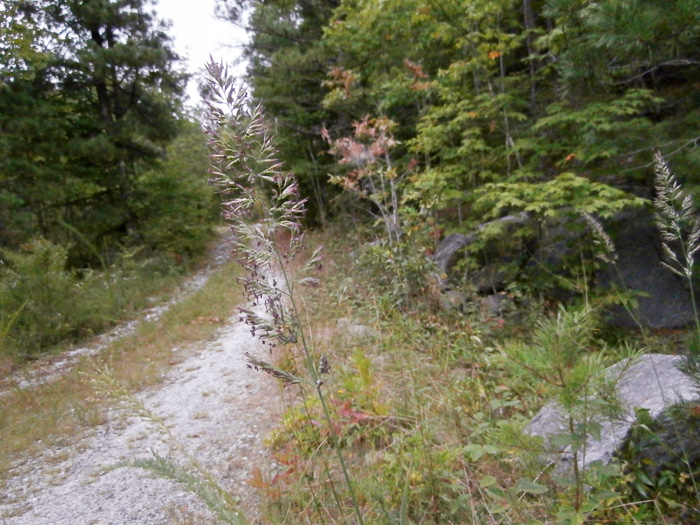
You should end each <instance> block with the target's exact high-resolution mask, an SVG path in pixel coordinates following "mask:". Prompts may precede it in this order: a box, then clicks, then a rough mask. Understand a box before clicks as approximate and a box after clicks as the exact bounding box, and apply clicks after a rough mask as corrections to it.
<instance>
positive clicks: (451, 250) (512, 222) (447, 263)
mask: <svg viewBox="0 0 700 525" xmlns="http://www.w3.org/2000/svg"><path fill="white" fill-rule="evenodd" d="M528 221H529V216H528V214H527V213H525V212H523V213H520V214H518V215H507V216H506V217H502V218H500V219H496V220H494V221H490V222H485V223H483V224H480V225H478V226H477V227H476V228H475V229H474V231H473V232H471V233H469V234H466V235H465V234H462V233H453V234H451V235H448V236H447V237H445V238H444V239H443V240H442V241H441V242H440V244H439V245H438V247H437V249H436V250H435V254H434V255H433V261H434V262H435V264H436V266H437V267H438V269H439V270H440V271H441V273H442V274H444V275H446V276H447V279H443V280H442V283H441V284H442V285H443V286H446V285H447V281H448V280H451V279H452V278H454V277H456V275H455V272H454V266H455V263H456V262H457V261H458V260H459V258H460V256H461V255H462V254H463V253H464V252H468V251H469V247H470V245H471V244H473V243H474V242H475V241H477V240H478V239H479V236H480V234H481V232H483V231H484V230H486V229H488V228H493V227H505V228H506V229H507V228H511V227H513V226H523V225H525V224H527V223H528ZM518 255H519V253H517V254H516V253H499V254H491V256H492V258H493V259H494V260H493V263H498V264H484V265H483V266H482V267H481V268H479V269H477V270H473V271H470V272H468V273H467V274H465V275H463V276H462V277H465V278H466V279H467V280H468V281H469V282H470V283H471V284H472V285H473V286H474V287H475V288H476V290H477V291H478V292H479V293H495V292H497V291H499V290H500V289H501V288H502V286H503V285H504V284H505V283H506V282H507V281H509V280H512V279H513V278H514V275H510V274H509V273H508V272H505V271H503V269H502V268H501V267H502V266H503V263H508V262H511V261H512V260H513V259H515V258H516V257H517V256H518Z"/></svg>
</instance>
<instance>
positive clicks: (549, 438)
mask: <svg viewBox="0 0 700 525" xmlns="http://www.w3.org/2000/svg"><path fill="white" fill-rule="evenodd" d="M685 360H686V358H684V357H682V356H671V355H663V354H647V355H644V356H642V357H640V358H638V359H635V360H633V361H630V360H628V359H627V360H624V361H622V362H620V363H618V364H616V365H614V366H611V367H610V368H608V369H607V370H606V372H605V373H606V375H607V378H608V379H609V380H612V381H615V385H616V392H617V396H618V400H619V402H620V407H621V410H620V411H619V413H618V414H616V415H615V416H610V415H608V416H603V415H594V416H593V417H591V419H589V420H588V421H584V420H583V418H582V417H577V418H575V423H576V424H581V423H587V424H588V423H591V422H595V423H597V424H599V425H600V428H601V431H600V439H597V438H596V437H594V436H593V435H590V434H589V435H588V436H587V437H586V446H585V447H583V448H581V450H579V454H578V466H579V467H580V468H586V467H588V466H589V465H590V464H591V463H593V462H594V461H601V462H603V463H604V464H607V463H609V462H610V461H611V460H612V459H613V457H614V456H615V455H618V454H619V453H620V452H621V451H622V450H625V451H629V450H631V449H634V451H635V457H636V459H637V460H638V461H639V460H642V459H647V460H650V461H651V463H645V464H648V465H650V466H652V473H658V472H659V471H660V470H662V469H664V468H671V467H672V466H673V465H672V464H673V463H674V461H677V460H678V458H679V457H685V458H686V459H689V460H690V462H691V463H692V462H697V461H698V459H699V458H700V435H699V434H698V424H697V419H696V418H695V419H694V418H688V417H680V418H679V417H676V418H673V417H672V416H673V413H674V411H675V412H676V413H686V412H687V413H693V409H692V407H693V406H695V405H696V404H698V403H699V402H700V391H699V390H698V382H697V381H696V380H695V379H694V378H693V377H691V376H690V375H689V374H687V373H685V372H683V371H681V370H679V366H682V365H683V364H684V362H685ZM640 410H641V411H643V412H644V413H645V416H644V417H645V418H649V419H650V421H652V422H654V424H653V425H651V426H649V425H648V426H649V427H650V428H652V427H653V426H654V425H656V426H657V427H658V428H663V429H665V430H664V432H658V433H653V434H649V433H647V438H646V439H637V441H636V442H635V443H634V446H633V447H630V446H629V444H630V440H631V439H636V438H638V436H639V433H638V432H636V431H635V432H634V433H630V430H631V429H632V428H633V427H634V425H635V423H636V421H637V414H638V413H639V411H640ZM589 417H590V415H589ZM568 428H569V427H568V415H567V414H565V413H564V411H563V409H562V408H561V406H559V405H558V404H557V403H554V402H553V403H549V404H547V405H545V406H544V407H543V408H542V409H541V410H540V411H539V412H538V413H537V415H536V416H535V417H534V418H533V419H532V420H531V421H530V423H529V424H528V425H527V427H526V428H525V432H526V433H528V434H530V435H532V436H540V437H542V438H543V439H544V443H545V447H546V449H547V451H548V457H549V458H553V460H554V461H555V462H556V464H557V469H556V470H557V472H558V473H559V474H567V473H570V472H571V470H572V466H573V459H574V455H573V453H572V450H571V446H565V447H561V446H557V443H558V442H559V443H560V442H561V439H558V438H561V437H562V436H564V437H565V436H567V435H568V434H569V430H568ZM634 428H635V429H638V427H634ZM635 436H636V437H635ZM584 451H585V452H584Z"/></svg>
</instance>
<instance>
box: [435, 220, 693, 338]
mask: <svg viewBox="0 0 700 525" xmlns="http://www.w3.org/2000/svg"><path fill="white" fill-rule="evenodd" d="M531 220H532V219H531V218H530V217H528V215H527V214H525V213H521V214H518V215H508V216H506V217H503V218H502V219H498V220H496V221H491V222H487V223H483V224H481V225H479V226H478V227H476V228H475V229H474V231H473V232H471V233H469V234H460V233H455V234H452V235H448V236H447V237H445V239H444V240H443V241H442V242H441V243H440V244H439V246H438V248H437V250H436V252H435V255H434V257H433V259H434V261H435V263H436V265H437V266H438V268H439V269H440V270H441V272H442V273H443V274H445V275H446V276H447V278H446V279H443V280H442V282H441V284H442V286H443V288H450V287H451V286H452V285H453V283H455V282H463V281H466V282H468V283H469V284H470V286H471V287H473V288H474V289H475V290H476V291H477V292H478V293H479V294H482V295H487V294H493V293H496V292H498V291H501V290H503V289H504V288H505V286H506V284H508V283H509V282H512V281H514V280H517V279H527V280H528V282H529V283H531V282H533V279H534V280H535V281H536V280H537V279H538V277H539V278H542V279H543V281H545V282H550V283H554V285H553V286H550V287H548V289H547V294H548V297H549V298H551V299H555V300H557V301H560V302H567V301H569V300H571V299H572V298H573V296H574V295H575V294H574V292H572V291H570V290H566V289H563V288H558V287H557V286H556V280H555V279H552V274H555V275H558V276H559V277H564V278H565V279H569V280H574V279H575V278H574V277H572V270H571V268H572V267H573V268H578V266H579V265H580V260H581V250H584V251H587V250H588V248H589V246H587V245H590V239H589V238H587V237H586V236H587V230H586V227H585V224H584V223H583V221H582V219H581V218H580V217H576V216H572V217H563V216H562V217H558V218H554V219H547V220H545V221H542V222H541V223H540V224H539V226H538V228H537V229H538V235H537V238H535V239H533V240H532V245H533V246H532V248H533V249H532V250H523V249H522V248H523V247H522V246H521V245H516V246H513V243H504V242H500V245H501V246H498V244H499V243H498V242H495V243H492V244H494V245H496V246H495V248H494V247H491V248H490V249H489V251H488V257H486V258H485V260H479V261H477V262H478V263H479V266H480V267H479V268H477V269H470V270H469V271H468V272H465V273H464V274H463V275H457V273H456V271H455V263H456V262H457V261H458V260H459V257H460V256H461V255H462V254H464V253H465V252H469V251H470V246H471V245H472V244H474V242H475V241H476V240H477V239H479V236H480V234H481V232H482V231H483V230H484V229H486V228H489V227H492V226H503V227H504V228H505V233H506V235H508V234H509V231H510V229H511V228H515V227H520V226H523V225H526V224H529V221H531ZM604 229H605V230H606V231H607V232H608V233H609V234H610V235H611V236H612V237H613V244H614V245H615V252H616V254H617V262H616V263H615V264H614V265H612V264H605V265H603V266H602V267H600V268H599V269H598V271H597V275H595V278H594V279H591V280H590V282H589V283H588V285H589V286H591V287H594V288H597V289H599V290H613V289H616V290H619V291H621V292H623V293H633V294H636V301H637V308H636V309H635V311H634V317H633V316H631V315H630V313H629V312H628V311H627V310H626V309H625V308H623V307H622V306H612V307H610V308H609V309H608V310H607V317H606V321H607V322H608V323H609V324H611V325H613V326H618V327H623V328H638V327H639V326H638V323H640V324H641V325H642V326H644V327H648V328H654V329H676V328H682V327H686V326H688V325H691V324H692V323H693V322H694V321H695V317H694V315H695V314H694V310H693V303H692V300H691V293H690V288H689V285H688V282H687V281H686V280H685V279H683V278H680V277H679V276H677V275H676V274H674V273H673V272H671V271H670V270H669V269H668V268H667V267H665V266H664V265H663V261H664V259H663V250H662V243H661V237H660V235H659V232H658V231H657V229H656V226H655V224H654V217H653V213H652V212H651V211H650V210H638V211H634V212H624V213H620V214H618V215H617V216H616V217H615V218H613V219H611V220H609V221H607V222H606V223H605V224H604ZM584 237H585V238H584ZM529 242H530V241H528V243H529ZM509 250H510V251H509ZM508 263H517V264H511V265H510V271H508V270H507V268H508ZM522 269H524V271H523V270H522ZM573 273H575V272H573ZM699 291H700V290H699ZM698 296H699V297H700V294H698Z"/></svg>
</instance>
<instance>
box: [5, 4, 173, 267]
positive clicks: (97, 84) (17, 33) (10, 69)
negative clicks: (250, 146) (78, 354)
mask: <svg viewBox="0 0 700 525" xmlns="http://www.w3.org/2000/svg"><path fill="white" fill-rule="evenodd" d="M149 4H150V2H149V1H148V0H138V1H136V2H123V1H111V2H110V1H99V2H89V3H84V2H75V1H72V0H61V1H60V2H44V1H43V0H42V1H39V2H23V1H22V2H16V3H14V4H13V9H12V12H11V13H10V14H9V18H8V19H7V21H6V23H5V24H4V25H3V27H5V30H6V32H7V34H8V35H11V36H10V37H8V40H7V41H5V42H4V45H5V47H2V48H1V49H4V50H5V51H6V53H5V52H3V53H0V60H2V63H0V72H2V75H3V76H2V81H1V82H0V129H1V130H2V134H1V138H0V183H1V184H0V201H2V202H3V204H6V206H3V210H2V212H1V213H0V221H2V222H1V224H0V241H1V242H2V243H3V245H6V246H8V245H9V246H12V247H17V246H18V245H19V244H20V243H21V242H22V240H24V239H27V238H31V237H35V236H41V237H45V238H47V239H50V240H51V241H53V242H56V243H58V244H61V245H64V246H67V245H69V244H70V245H71V246H72V250H71V253H70V261H71V263H72V264H74V265H77V266H85V265H96V264H99V257H98V258H96V257H95V256H94V255H95V254H94V252H91V251H90V250H86V249H85V248H86V244H85V243H83V242H80V241H79V240H78V239H77V238H76V237H83V238H85V239H87V241H88V243H89V244H92V245H95V246H98V247H99V249H102V248H103V247H105V250H106V251H113V250H114V247H115V245H116V244H118V243H120V242H125V241H126V242H134V241H137V242H138V240H139V238H140V236H141V233H140V231H139V229H140V228H142V227H143V226H144V224H143V223H142V222H140V221H139V218H138V217H137V216H136V215H137V214H136V210H135V208H137V207H139V206H145V205H149V204H150V203H151V202H152V201H153V200H154V199H155V198H154V196H151V195H149V196H148V198H147V199H143V196H144V192H145V191H148V190H152V189H154V188H153V187H146V188H141V187H140V182H141V181H140V177H141V176H142V174H143V173H145V172H147V171H148V170H149V169H158V167H157V164H158V160H159V159H160V158H161V157H162V156H163V148H164V147H165V146H166V145H167V144H168V143H169V142H170V141H171V140H172V139H173V138H174V137H175V136H176V135H177V134H178V133H179V131H180V129H181V128H180V125H179V123H178V118H177V116H176V115H177V112H178V110H179V109H180V106H179V100H180V97H181V95H182V89H183V82H184V76H183V75H182V74H181V73H179V72H178V71H177V70H176V69H175V61H176V60H177V56H176V55H175V54H174V53H173V52H172V51H171V49H170V43H169V39H168V37H167V36H166V35H165V34H164V33H163V32H162V30H161V28H160V27H159V26H158V25H157V20H156V19H155V18H154V17H153V15H152V14H151V13H149V12H148V11H147V9H146V7H147V6H148V5H149ZM14 37H16V38H14ZM13 38H14V39H13ZM11 50H12V51H16V52H17V53H18V56H16V57H14V58H13V57H12V56H11V52H10V51H11ZM177 180H178V179H177V178H174V179H173V184H175V185H177V182H176V181H177ZM160 189H162V188H160ZM169 197H170V195H164V196H163V197H162V198H169ZM66 224H67V225H69V228H65V227H64V225H66ZM76 231H77V232H79V234H78V235H77V236H76V235H74V232H76ZM75 241H77V242H75Z"/></svg>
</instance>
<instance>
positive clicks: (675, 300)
mask: <svg viewBox="0 0 700 525" xmlns="http://www.w3.org/2000/svg"><path fill="white" fill-rule="evenodd" d="M610 229H611V230H613V233H615V239H614V244H615V251H616V253H617V256H618V260H617V262H616V264H615V265H614V266H613V265H608V266H606V267H604V268H602V269H601V270H600V271H599V272H598V275H597V279H596V280H597V285H598V286H600V287H602V288H611V287H613V286H614V287H617V288H618V289H620V290H623V291H624V290H630V291H632V290H634V291H636V292H641V293H640V295H639V297H638V298H637V302H638V308H637V310H636V312H635V314H636V316H637V317H638V319H639V321H640V322H641V324H642V325H643V326H646V327H649V328H657V329H658V328H668V329H670V328H681V327H683V326H687V325H690V324H692V323H693V322H694V321H695V317H694V313H693V303H692V301H691V295H690V289H689V286H688V282H687V281H686V280H685V279H682V278H680V277H679V276H677V275H676V274H674V273H673V272H671V271H670V270H669V269H668V268H666V267H665V266H664V265H663V264H662V261H663V251H662V248H661V236H660V235H659V232H658V230H657V229H656V226H655V225H654V221H653V217H652V216H651V214H650V213H648V212H637V213H629V214H624V215H621V216H620V217H619V218H618V219H617V220H616V221H614V222H612V223H611V224H610ZM608 321H609V322H610V323H611V324H613V325H615V326H621V327H628V328H637V327H638V326H637V322H636V321H635V320H634V319H633V318H632V317H631V316H630V314H629V313H628V312H627V311H626V310H625V309H624V308H622V307H619V306H617V307H613V308H611V309H610V311H609V318H608Z"/></svg>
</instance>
